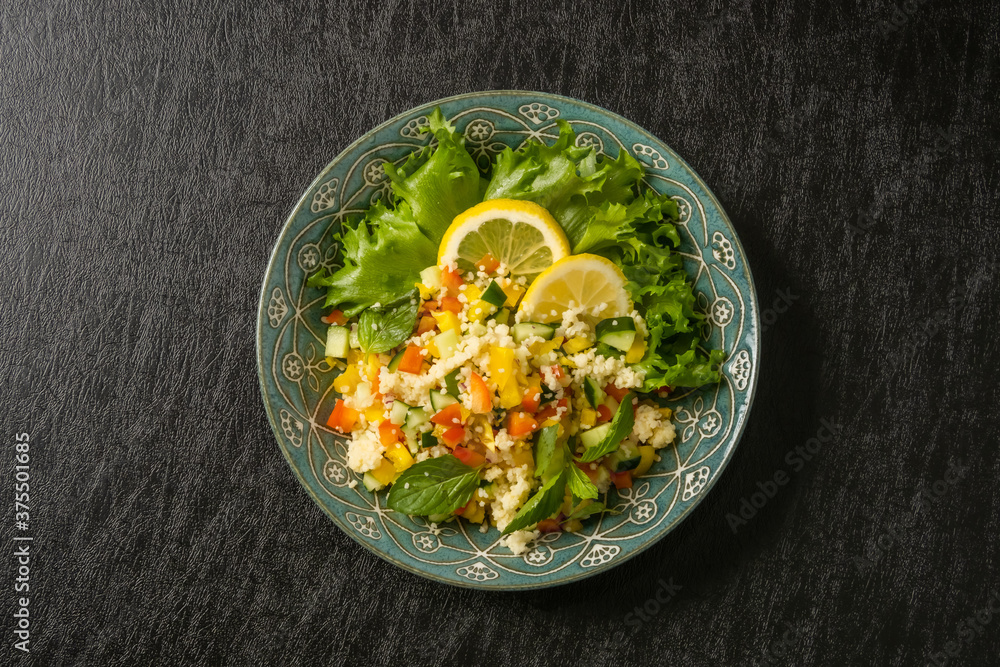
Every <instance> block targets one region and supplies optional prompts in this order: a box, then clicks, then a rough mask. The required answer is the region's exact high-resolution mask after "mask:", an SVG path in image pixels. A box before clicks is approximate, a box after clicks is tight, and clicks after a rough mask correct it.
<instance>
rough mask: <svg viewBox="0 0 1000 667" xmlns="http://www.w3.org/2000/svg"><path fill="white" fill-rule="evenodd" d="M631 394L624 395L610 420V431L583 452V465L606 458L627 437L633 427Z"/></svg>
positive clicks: (633, 417) (633, 416) (633, 412)
mask: <svg viewBox="0 0 1000 667" xmlns="http://www.w3.org/2000/svg"><path fill="white" fill-rule="evenodd" d="M632 396H633V394H632V392H629V393H627V394H625V398H623V399H622V402H621V404H620V405H619V406H618V410H616V411H615V416H614V419H612V420H611V429H610V430H609V431H608V434H607V435H606V436H604V439H603V440H601V441H600V442H599V443H597V444H596V445H594V446H593V447H588V448H587V449H586V451H584V452H583V456H581V457H580V460H581V461H583V462H584V463H590V462H591V461H596V460H597V459H599V458H601V457H602V456H607V455H608V454H610V453H611V452H613V451H615V450H616V449H618V445H620V444H621V441H622V440H624V439H625V438H627V437H628V434H629V433H631V432H632V427H633V426H634V425H635V407H633V405H632Z"/></svg>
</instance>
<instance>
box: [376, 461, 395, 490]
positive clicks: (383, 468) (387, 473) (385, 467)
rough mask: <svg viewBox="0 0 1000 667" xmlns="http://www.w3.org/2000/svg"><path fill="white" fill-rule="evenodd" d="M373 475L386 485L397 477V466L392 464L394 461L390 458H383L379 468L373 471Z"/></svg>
mask: <svg viewBox="0 0 1000 667" xmlns="http://www.w3.org/2000/svg"><path fill="white" fill-rule="evenodd" d="M371 473H372V477H374V478H375V479H377V480H378V481H379V483H380V484H382V485H383V486H385V485H386V484H389V483H391V482H392V480H394V479H396V466H394V465H392V462H391V461H389V460H388V459H382V462H381V463H379V464H378V467H377V468H374V469H373V470H372V471H371Z"/></svg>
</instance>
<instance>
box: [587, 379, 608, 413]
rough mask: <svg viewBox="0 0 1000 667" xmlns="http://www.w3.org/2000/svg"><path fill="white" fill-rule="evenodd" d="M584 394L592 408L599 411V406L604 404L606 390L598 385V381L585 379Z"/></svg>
mask: <svg viewBox="0 0 1000 667" xmlns="http://www.w3.org/2000/svg"><path fill="white" fill-rule="evenodd" d="M583 393H584V395H586V397H587V402H588V403H590V407H592V408H594V409H595V410H596V409H597V406H598V405H600V404H601V403H603V402H604V390H603V389H601V386H600V385H599V384H597V380H595V379H594V378H592V377H586V378H584V379H583Z"/></svg>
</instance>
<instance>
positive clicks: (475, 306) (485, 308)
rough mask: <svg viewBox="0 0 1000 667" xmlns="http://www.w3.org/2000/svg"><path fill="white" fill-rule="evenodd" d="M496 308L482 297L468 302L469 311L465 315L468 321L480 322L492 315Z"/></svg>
mask: <svg viewBox="0 0 1000 667" xmlns="http://www.w3.org/2000/svg"><path fill="white" fill-rule="evenodd" d="M496 309H497V307H496V306H494V305H493V304H492V303H488V302H486V301H483V300H482V299H476V300H475V301H473V302H472V303H471V304H469V312H468V313H467V316H468V318H469V321H470V322H482V321H483V320H485V319H486V318H487V317H489V316H490V315H492V314H493V313H494V312H495V311H496Z"/></svg>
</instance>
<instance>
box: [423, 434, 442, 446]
mask: <svg viewBox="0 0 1000 667" xmlns="http://www.w3.org/2000/svg"><path fill="white" fill-rule="evenodd" d="M438 444H439V443H438V439H437V438H435V437H434V434H433V433H431V432H430V431H427V432H426V433H421V434H420V446H421V447H423V448H424V449H426V448H428V447H435V446H437V445H438Z"/></svg>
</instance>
